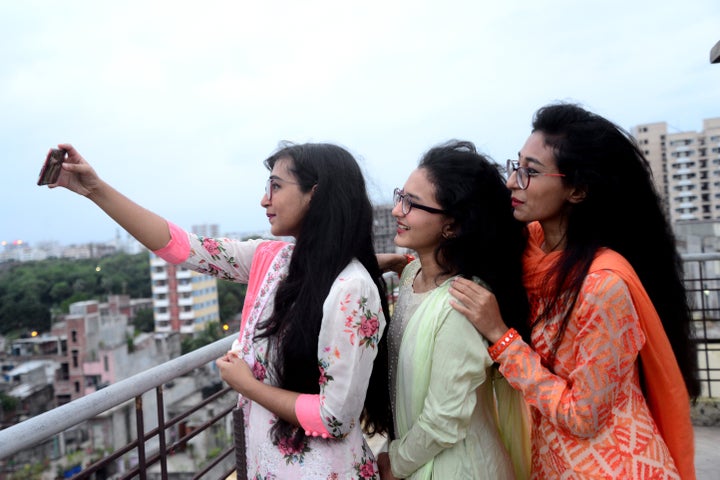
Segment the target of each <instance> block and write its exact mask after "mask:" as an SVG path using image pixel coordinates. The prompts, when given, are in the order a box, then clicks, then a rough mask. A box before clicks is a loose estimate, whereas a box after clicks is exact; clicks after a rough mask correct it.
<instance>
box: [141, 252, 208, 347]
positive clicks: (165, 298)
mask: <svg viewBox="0 0 720 480" xmlns="http://www.w3.org/2000/svg"><path fill="white" fill-rule="evenodd" d="M150 281H151V283H152V298H153V311H154V317H155V332H158V333H167V332H179V333H183V334H194V333H197V332H200V331H202V330H204V329H205V326H206V325H207V324H208V323H209V322H219V321H220V306H219V304H218V296H217V279H216V278H215V277H212V276H209V275H203V274H200V273H197V272H194V271H192V270H188V269H187V268H184V267H181V266H180V265H172V264H170V263H167V262H166V261H165V260H163V259H162V258H160V257H158V256H157V255H155V254H152V253H151V254H150Z"/></svg>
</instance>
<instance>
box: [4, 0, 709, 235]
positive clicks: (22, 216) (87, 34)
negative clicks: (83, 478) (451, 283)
mask: <svg viewBox="0 0 720 480" xmlns="http://www.w3.org/2000/svg"><path fill="white" fill-rule="evenodd" d="M718 25H720V2H717V1H716V0H689V1H686V2H682V3H678V2H654V3H652V4H647V3H645V2H625V1H620V0H607V1H603V2H602V3H600V2H598V3H597V4H594V3H593V2H576V1H572V0H536V1H534V2H521V1H517V0H509V1H507V2H493V3H490V2H476V1H472V0H466V1H456V0H449V1H446V2H433V1H424V0H420V1H405V0H401V1H393V2H387V1H385V2H378V1H366V2H352V3H351V2H331V1H326V0H309V1H305V2H291V1H286V0H278V1H274V2H260V3H258V2H248V1H210V2H204V3H202V4H200V3H197V2H187V1H175V2H170V1H164V0H163V1H153V2H146V1H138V0H130V1H127V2H114V3H105V2H91V1H86V0H78V1H68V2H63V3H56V2H50V1H46V0H33V1H28V2H3V4H2V6H0V27H1V28H2V42H0V54H1V55H2V59H3V61H2V62H0V86H1V87H2V88H0V111H1V112H2V114H1V115H0V139H1V140H2V142H3V146H4V148H3V154H2V155H3V157H2V165H3V167H4V168H3V171H2V175H0V202H1V203H2V205H3V207H2V216H0V241H8V242H12V241H14V240H17V239H21V240H23V241H24V242H26V243H30V244H31V245H35V244H37V243H38V242H42V241H57V242H59V243H61V244H64V245H67V244H73V243H86V242H106V241H109V240H112V239H113V238H115V236H116V231H117V228H118V227H117V226H116V225H115V223H114V222H113V221H112V220H110V219H109V218H108V217H107V216H105V214H104V213H102V212H101V211H100V210H99V209H98V208H97V207H96V206H95V205H94V204H92V203H91V202H90V201H88V200H86V199H83V198H81V197H79V196H77V195H75V194H73V193H71V192H68V191H66V190H64V189H57V190H49V189H47V188H45V187H42V188H41V187H38V186H36V185H35V182H36V180H37V176H38V173H39V171H40V166H41V163H42V160H43V158H44V156H45V153H46V152H47V149H48V148H50V147H51V146H54V145H55V144H57V143H59V142H66V141H67V142H70V143H73V144H74V145H75V146H76V147H77V148H78V150H79V151H80V152H81V153H82V154H83V155H84V156H85V158H86V159H87V160H88V161H89V162H90V164H91V165H92V166H93V167H94V168H95V169H96V171H97V172H98V173H99V174H100V175H101V177H102V178H103V179H104V180H106V181H107V182H109V183H110V184H112V185H113V186H114V187H116V188H117V189H118V190H120V191H121V192H123V193H124V194H126V195H127V196H129V197H130V198H132V199H133V200H136V201H137V202H138V203H140V204H141V205H143V206H145V207H147V208H149V209H151V210H153V211H155V212H156V213H158V214H160V215H163V216H165V217H166V218H168V219H169V220H171V221H173V222H174V223H176V224H178V225H181V226H183V227H185V228H186V229H190V228H191V226H192V225H196V224H204V223H208V224H218V225H220V230H221V232H255V231H266V230H267V229H268V228H267V227H268V225H267V219H266V217H265V215H264V210H263V209H262V208H261V207H260V198H261V196H262V193H263V187H264V184H265V179H266V178H267V175H268V173H267V171H266V170H265V168H264V167H263V165H262V161H263V159H265V158H266V157H267V156H268V155H269V154H271V153H272V152H273V151H274V150H275V148H276V147H277V145H278V142H280V141H282V140H290V141H295V142H307V141H327V142H332V143H337V144H340V145H343V146H345V147H347V148H348V149H349V150H350V151H351V152H352V153H353V154H354V155H356V157H357V158H358V160H359V162H360V164H361V166H362V167H363V169H364V171H365V172H366V178H367V182H368V187H369V190H370V193H371V196H372V198H373V199H374V200H375V201H376V202H377V203H387V202H389V201H390V199H391V194H392V189H393V188H394V187H396V186H402V185H403V183H404V182H405V180H406V178H407V176H408V175H409V173H410V172H411V170H412V169H413V168H414V167H415V165H416V164H417V161H418V159H419V158H420V156H421V155H422V154H423V153H424V152H425V151H426V150H427V149H428V148H430V147H432V146H433V145H435V144H438V143H440V142H444V141H446V140H448V139H451V138H460V139H465V140H470V141H473V142H474V143H475V144H476V145H477V146H478V148H479V149H480V150H481V151H483V152H484V153H486V154H488V155H489V156H491V157H492V158H493V159H495V160H496V161H498V162H499V163H503V162H504V161H505V159H506V158H509V157H515V156H516V155H517V151H518V150H519V149H520V147H521V146H522V144H523V142H524V141H525V139H526V137H527V135H528V134H529V130H530V121H531V117H532V114H533V112H534V111H535V110H537V108H539V107H541V106H542V105H545V104H547V103H550V102H554V101H558V100H566V101H574V102H577V103H580V104H582V105H584V106H585V107H587V108H589V109H590V110H593V111H595V112H597V113H599V114H601V115H603V116H605V117H607V118H609V119H610V120H612V121H614V122H616V123H618V124H619V125H620V126H622V127H623V128H625V129H627V130H629V129H630V128H631V127H633V126H635V125H638V124H643V123H651V122H659V121H665V122H667V123H668V125H669V126H670V129H671V131H698V130H700V129H702V120H703V119H705V118H712V117H720V87H719V86H720V65H713V64H711V63H710V61H709V54H710V50H711V48H712V47H713V46H714V45H715V44H716V43H717V42H718V40H720V30H719V29H718Z"/></svg>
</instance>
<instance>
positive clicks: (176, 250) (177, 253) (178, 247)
mask: <svg viewBox="0 0 720 480" xmlns="http://www.w3.org/2000/svg"><path fill="white" fill-rule="evenodd" d="M167 224H168V228H169V229H170V241H169V242H168V244H167V245H165V246H164V247H163V248H161V249H159V250H155V251H154V252H153V253H154V254H155V255H157V256H158V257H160V258H162V259H163V260H165V261H166V262H168V263H172V264H173V265H178V264H180V263H183V262H184V261H185V260H187V259H188V257H189V256H190V240H188V236H187V232H185V230H183V229H182V228H180V227H178V226H177V225H175V224H174V223H172V222H167Z"/></svg>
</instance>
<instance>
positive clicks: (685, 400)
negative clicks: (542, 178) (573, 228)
mask: <svg viewBox="0 0 720 480" xmlns="http://www.w3.org/2000/svg"><path fill="white" fill-rule="evenodd" d="M528 230H529V232H530V238H529V241H528V246H527V248H526V251H525V254H524V256H523V266H524V270H525V274H524V282H525V287H526V288H527V291H528V293H530V292H538V291H539V290H540V289H542V288H544V286H545V284H546V283H547V281H548V276H547V275H548V274H549V271H550V269H551V268H552V266H553V265H554V263H555V260H557V258H558V257H559V256H560V252H551V253H545V252H544V251H543V250H542V249H541V248H540V246H541V245H542V243H543V241H544V234H543V231H542V227H541V226H540V224H539V223H537V222H533V223H531V224H529V225H528ZM599 270H610V271H612V272H614V273H616V274H617V275H618V276H619V277H620V278H621V279H622V280H623V281H624V282H625V284H626V285H627V287H628V290H629V291H630V296H631V298H632V302H633V305H634V306H635V310H636V311H637V314H638V318H639V320H640V326H641V328H642V330H643V333H644V334H645V345H644V346H643V348H642V349H641V350H640V359H641V362H640V365H641V367H642V371H643V378H644V380H645V390H644V391H645V399H646V401H647V403H648V407H649V409H650V413H651V414H652V416H653V419H654V420H655V423H656V424H657V427H658V430H660V434H661V435H662V437H663V440H665V443H666V444H667V446H668V450H670V455H671V456H672V458H673V460H674V461H675V466H676V467H677V469H678V472H679V473H680V478H682V479H683V480H694V479H695V446H694V438H695V437H694V432H693V427H692V422H691V419H690V397H689V395H688V392H687V389H686V388H685V380H684V379H683V376H682V373H681V372H680V367H679V366H678V364H677V360H676V359H675V354H674V353H673V350H672V346H671V345H670V341H669V340H668V338H667V335H666V333H665V329H664V328H663V325H662V321H661V320H660V317H659V316H658V314H657V311H656V310H655V307H654V306H653V304H652V301H651V300H650V297H649V296H648V294H647V292H646V291H645V288H644V287H643V286H642V283H640V279H639V278H638V276H637V274H636V273H635V270H634V269H633V268H632V266H631V265H630V263H628V261H627V260H626V259H625V258H624V257H623V256H622V255H620V254H619V253H617V252H615V251H613V250H609V249H602V250H600V251H599V252H598V254H597V256H596V257H595V260H593V263H592V264H591V265H590V270H589V272H588V273H592V272H597V271H599Z"/></svg>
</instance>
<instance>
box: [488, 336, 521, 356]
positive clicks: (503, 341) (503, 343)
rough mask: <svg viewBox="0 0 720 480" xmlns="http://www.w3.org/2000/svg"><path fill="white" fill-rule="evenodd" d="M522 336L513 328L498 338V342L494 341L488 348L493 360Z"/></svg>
mask: <svg viewBox="0 0 720 480" xmlns="http://www.w3.org/2000/svg"><path fill="white" fill-rule="evenodd" d="M518 338H520V334H519V333H518V332H517V330H515V329H514V328H511V329H510V330H508V331H507V332H505V334H504V335H503V336H502V338H500V340H498V341H497V342H495V343H493V344H492V345H491V346H490V347H489V348H488V353H489V354H490V358H492V359H493V360H496V359H497V357H499V356H500V354H501V353H503V352H504V351H505V349H506V348H507V347H508V346H509V345H510V344H511V343H512V342H514V341H515V340H517V339H518Z"/></svg>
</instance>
